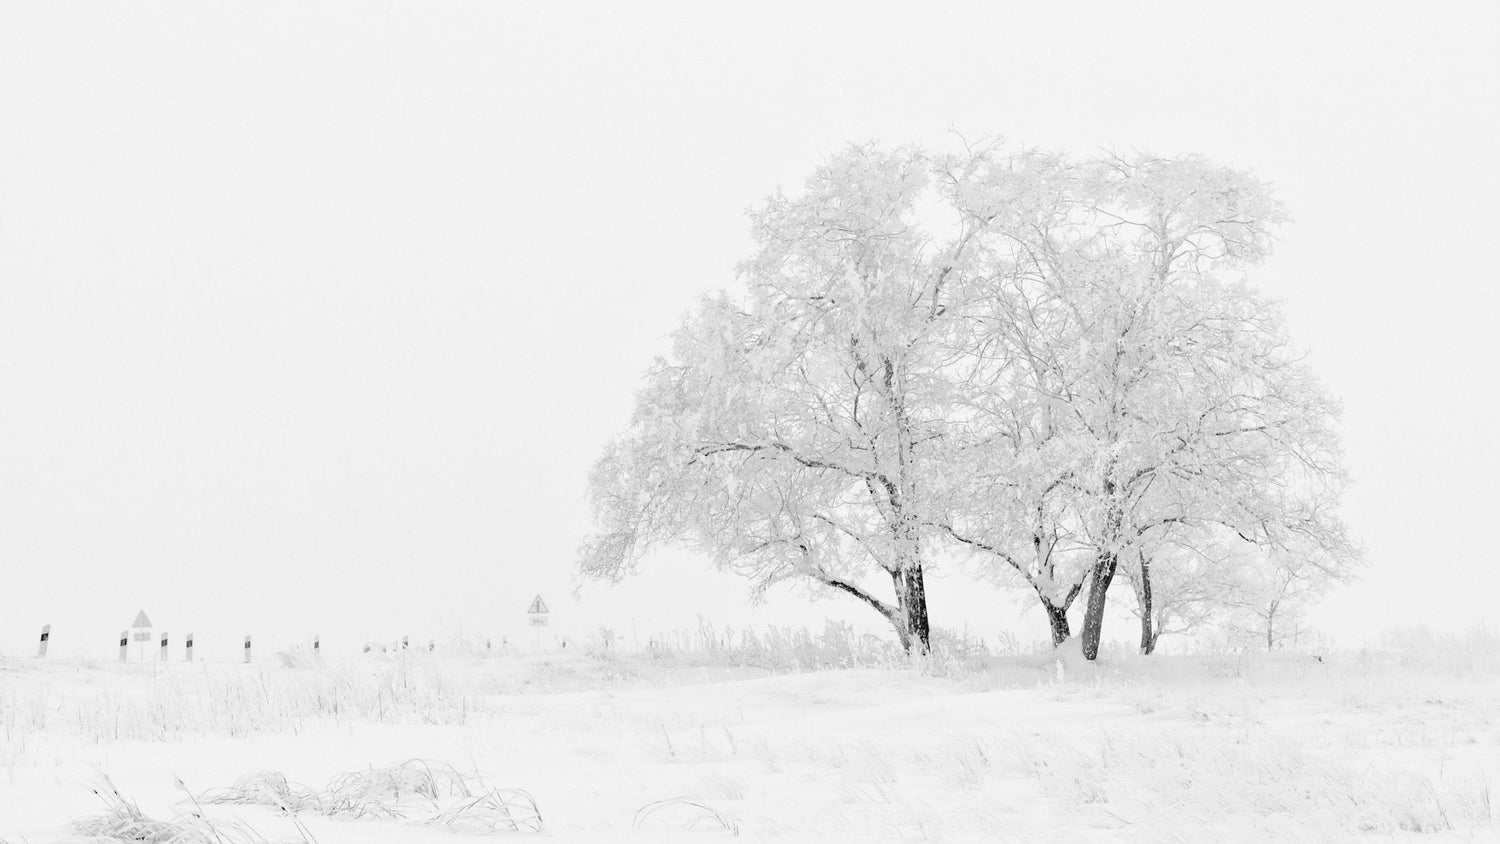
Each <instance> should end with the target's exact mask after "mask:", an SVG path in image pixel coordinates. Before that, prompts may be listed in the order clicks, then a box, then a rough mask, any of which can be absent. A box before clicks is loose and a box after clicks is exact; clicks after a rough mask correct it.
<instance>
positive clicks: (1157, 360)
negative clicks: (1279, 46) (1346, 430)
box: [945, 153, 1351, 659]
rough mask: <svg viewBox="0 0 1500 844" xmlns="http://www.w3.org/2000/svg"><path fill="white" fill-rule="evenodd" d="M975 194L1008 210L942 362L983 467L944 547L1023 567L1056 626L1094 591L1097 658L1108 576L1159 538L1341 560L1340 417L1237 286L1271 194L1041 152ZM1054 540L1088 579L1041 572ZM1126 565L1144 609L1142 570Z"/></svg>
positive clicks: (1265, 225)
mask: <svg viewBox="0 0 1500 844" xmlns="http://www.w3.org/2000/svg"><path fill="white" fill-rule="evenodd" d="M972 184H974V185H980V184H982V185H983V186H984V188H983V194H984V196H985V197H986V198H987V199H989V198H993V199H995V200H998V204H1000V205H1002V206H1003V207H1004V209H1005V210H1004V211H1003V212H1002V213H1000V214H999V215H998V218H997V220H996V222H995V223H994V224H993V225H992V226H991V227H990V228H989V229H987V231H986V234H985V241H984V244H983V246H984V248H985V250H986V255H987V256H988V257H989V258H990V265H991V268H992V269H991V272H990V273H989V274H988V275H987V276H980V275H979V274H974V275H973V276H972V278H974V279H976V280H978V282H977V283H982V284H983V285H985V287H986V291H985V293H986V295H983V296H970V297H969V298H968V299H967V301H968V302H969V303H970V308H969V311H968V313H967V314H966V315H967V316H968V317H969V320H968V323H967V325H968V330H969V333H968V334H967V335H966V348H967V355H955V356H954V359H955V360H957V361H972V362H973V364H974V366H975V369H974V370H973V371H972V372H971V373H966V375H965V377H964V378H963V379H962V380H961V382H960V383H961V384H963V385H964V386H966V387H970V388H977V389H971V390H969V391H968V392H967V393H965V394H964V401H966V402H967V403H968V405H969V406H971V407H973V408H974V409H975V419H974V422H973V425H972V426H971V427H972V430H971V432H970V436H969V440H970V442H971V443H972V446H971V447H972V460H970V461H969V463H968V465H971V466H973V467H975V469H976V470H977V471H976V472H975V473H974V474H972V475H970V476H969V477H968V481H969V483H970V487H969V490H968V494H966V495H959V496H955V498H954V500H955V501H957V502H960V503H961V504H962V505H963V506H959V507H955V508H951V509H950V510H949V512H948V513H946V514H945V515H946V518H947V520H948V521H947V523H946V525H945V528H946V529H947V532H948V534H949V535H950V536H952V537H954V538H956V539H959V540H960V541H962V542H964V543H965V544H967V545H969V546H970V547H973V548H979V549H982V550H987V551H990V552H991V553H992V554H993V555H994V556H995V557H996V558H997V559H998V560H1001V561H1003V563H1004V564H1005V565H1008V566H1010V567H1012V568H1013V569H1015V570H1017V571H1019V572H1021V573H1022V575H1023V576H1024V577H1026V579H1027V580H1028V581H1029V582H1030V583H1031V585H1032V587H1033V588H1034V589H1036V591H1037V592H1038V596H1039V597H1040V598H1041V600H1042V602H1043V604H1044V606H1047V607H1048V611H1049V615H1050V616H1052V617H1053V618H1054V619H1056V617H1057V616H1058V615H1062V613H1059V612H1058V610H1059V609H1062V610H1063V611H1064V612H1065V609H1066V605H1067V603H1068V602H1070V601H1071V599H1072V598H1073V597H1074V596H1077V595H1078V594H1079V590H1081V589H1082V588H1083V583H1084V579H1085V578H1087V581H1088V586H1087V601H1086V608H1085V614H1084V629H1083V638H1084V641H1083V650H1084V653H1085V655H1086V656H1088V657H1089V658H1090V659H1092V658H1093V657H1094V656H1095V655H1096V654H1097V651H1098V645H1099V636H1100V631H1101V628H1102V623H1103V618H1104V608H1105V603H1106V597H1107V594H1108V590H1109V586H1110V584H1111V582H1112V580H1113V577H1114V574H1115V572H1116V571H1117V569H1118V567H1119V566H1120V564H1121V561H1122V560H1124V561H1129V560H1132V559H1137V558H1139V556H1140V553H1141V550H1140V549H1142V548H1143V547H1148V546H1156V545H1160V544H1161V543H1162V542H1164V541H1165V540H1166V539H1167V537H1169V536H1170V535H1172V534H1173V533H1174V532H1176V533H1181V532H1182V530H1183V529H1185V528H1203V527H1205V526H1219V527H1220V528H1224V529H1228V530H1231V531H1233V532H1234V533H1235V534H1236V535H1238V536H1240V537H1242V538H1243V539H1244V540H1247V541H1254V542H1257V543H1262V544H1266V545H1270V546H1275V545H1279V544H1285V543H1286V542H1288V541H1291V540H1292V539H1297V540H1298V541H1303V540H1310V541H1313V542H1314V543H1315V544H1317V543H1321V545H1322V546H1323V547H1326V548H1329V549H1338V550H1340V551H1343V550H1346V549H1344V547H1343V544H1342V527H1341V525H1340V524H1339V523H1338V521H1337V519H1336V517H1334V515H1333V509H1332V507H1331V506H1330V505H1331V504H1332V503H1334V502H1336V499H1337V495H1338V491H1339V487H1340V485H1341V483H1342V474H1341V470H1340V466H1339V453H1338V446H1337V441H1336V437H1335V436H1334V434H1333V431H1332V428H1331V421H1332V418H1333V414H1334V411H1335V407H1334V405H1333V403H1332V401H1331V400H1330V399H1329V398H1328V397H1327V396H1326V395H1325V394H1324V393H1323V391H1322V390H1321V388H1320V387H1319V386H1318V385H1317V383H1316V381H1315V380H1314V379H1313V378H1312V377H1311V375H1310V374H1309V373H1308V371H1307V370H1306V368H1305V367H1304V366H1303V365H1302V363H1301V361H1300V359H1299V356H1298V355H1297V354H1296V352H1295V351H1294V350H1293V349H1292V348H1291V346H1290V343H1289V341H1288V338H1287V336H1286V332H1285V329H1284V326H1283V323H1282V320H1281V318H1280V315H1279V312H1278V310H1277V309H1276V307H1275V305H1274V303H1271V302H1269V301H1268V300H1266V299H1265V298H1264V297H1263V296H1261V295H1259V294H1258V293H1256V292H1255V291H1254V290H1253V288H1251V287H1250V286H1249V285H1248V283H1246V282H1245V281H1244V279H1243V278H1242V277H1240V275H1241V274H1242V272H1243V271H1244V270H1245V269H1246V268H1248V267H1249V266H1251V265H1253V264H1255V263H1257V262H1259V261H1260V260H1262V259H1263V258H1264V257H1265V256H1266V255H1267V254H1268V253H1269V249H1270V243H1271V233H1272V231H1273V230H1274V228H1275V227H1276V226H1277V225H1278V224H1279V223H1280V221H1281V220H1282V218H1283V212H1282V210H1281V207H1280V205H1279V204H1278V203H1276V202H1275V200H1274V199H1272V198H1271V196H1270V193H1269V191H1268V190H1267V188H1266V187H1265V186H1264V185H1262V184H1261V183H1260V182H1258V181H1257V180H1256V179H1254V178H1253V177H1252V176H1250V175H1248V174H1245V173H1241V172H1238V171H1234V170H1231V169H1228V168H1222V167H1217V166H1215V165H1212V164H1210V163H1209V162H1206V161H1204V160H1203V159H1201V158H1198V157H1186V158H1179V159H1161V158H1154V157H1150V156H1136V157H1134V158H1129V159H1125V158H1119V157H1109V158H1106V159H1102V160H1098V161H1090V162H1083V163H1078V164H1074V163H1070V162H1068V161H1066V160H1064V159H1062V158H1061V157H1056V156H1044V155H1037V154H1034V153H1022V154H1019V155H1013V156H1010V157H1005V158H996V159H994V160H992V161H990V162H989V163H988V166H987V167H986V168H985V177H984V178H981V179H974V180H972ZM978 192H979V191H978V189H977V188H971V194H974V193H978ZM1059 542H1065V543H1066V546H1067V547H1070V548H1072V547H1077V546H1079V545H1082V546H1083V547H1085V548H1087V549H1089V554H1090V556H1091V558H1092V559H1091V561H1090V563H1089V564H1088V566H1087V567H1086V568H1084V569H1083V570H1082V571H1080V570H1078V569H1076V568H1074V567H1072V566H1071V565H1070V566H1065V567H1064V568H1063V570H1062V571H1059V570H1058V569H1057V568H1056V566H1055V564H1054V566H1053V567H1051V568H1048V567H1047V566H1046V564H1045V563H1044V562H1043V561H1044V560H1050V559H1053V558H1052V556H1051V553H1054V549H1056V548H1057V547H1059ZM1028 546H1029V547H1030V548H1031V549H1034V551H1033V552H1032V553H1028V552H1027V548H1028ZM1333 558H1334V559H1337V560H1338V561H1339V563H1338V564H1339V565H1345V564H1346V563H1347V561H1348V560H1349V559H1351V557H1349V556H1348V555H1346V554H1338V555H1334V556H1333ZM1068 559H1069V560H1071V559H1073V558H1072V557H1069V558H1068ZM1135 571H1136V572H1137V575H1138V576H1137V581H1138V587H1139V588H1138V594H1143V595H1150V594H1151V592H1152V586H1153V584H1152V573H1151V566H1150V563H1149V562H1147V564H1146V565H1145V566H1144V567H1142V566H1137V567H1136V568H1135ZM1150 615H1151V611H1149V610H1148V611H1147V616H1148V617H1149V616H1150ZM1062 624H1063V625H1066V617H1065V615H1063V617H1062ZM1053 630H1054V635H1055V636H1056V635H1058V634H1059V633H1062V634H1063V635H1065V631H1066V627H1065V626H1061V627H1060V625H1058V624H1057V623H1056V621H1055V620H1054V623H1053Z"/></svg>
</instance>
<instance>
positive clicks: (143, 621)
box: [130, 610, 151, 662]
mask: <svg viewBox="0 0 1500 844" xmlns="http://www.w3.org/2000/svg"><path fill="white" fill-rule="evenodd" d="M130 628H131V629H132V630H134V631H135V635H133V636H132V637H131V638H132V639H134V640H135V641H137V642H140V643H141V646H140V652H141V662H145V661H146V643H147V642H149V641H151V619H149V618H147V617H146V611H145V610H141V611H140V612H138V613H136V614H135V621H132V622H131V623H130Z"/></svg>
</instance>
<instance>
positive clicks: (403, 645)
mask: <svg viewBox="0 0 1500 844" xmlns="http://www.w3.org/2000/svg"><path fill="white" fill-rule="evenodd" d="M409 639H410V637H408V636H402V637H401V650H403V651H404V650H406V649H407V648H408V647H410V646H411V642H410V641H409Z"/></svg>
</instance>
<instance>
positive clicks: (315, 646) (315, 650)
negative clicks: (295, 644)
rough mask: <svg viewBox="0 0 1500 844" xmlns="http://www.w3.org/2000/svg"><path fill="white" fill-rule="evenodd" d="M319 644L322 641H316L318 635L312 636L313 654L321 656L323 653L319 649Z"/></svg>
mask: <svg viewBox="0 0 1500 844" xmlns="http://www.w3.org/2000/svg"><path fill="white" fill-rule="evenodd" d="M321 644H322V643H321V642H319V641H318V637H317V636H314V637H313V656H316V657H321V656H322V655H323V651H322V650H320V649H319V648H320V646H321Z"/></svg>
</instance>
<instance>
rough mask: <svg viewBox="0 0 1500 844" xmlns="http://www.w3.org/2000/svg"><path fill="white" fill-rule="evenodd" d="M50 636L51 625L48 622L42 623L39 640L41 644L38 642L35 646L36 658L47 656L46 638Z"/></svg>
mask: <svg viewBox="0 0 1500 844" xmlns="http://www.w3.org/2000/svg"><path fill="white" fill-rule="evenodd" d="M50 638H52V625H50V624H43V625H42V641H41V644H39V645H37V646H36V658H37V659H46V657H47V640H48V639H50Z"/></svg>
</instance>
